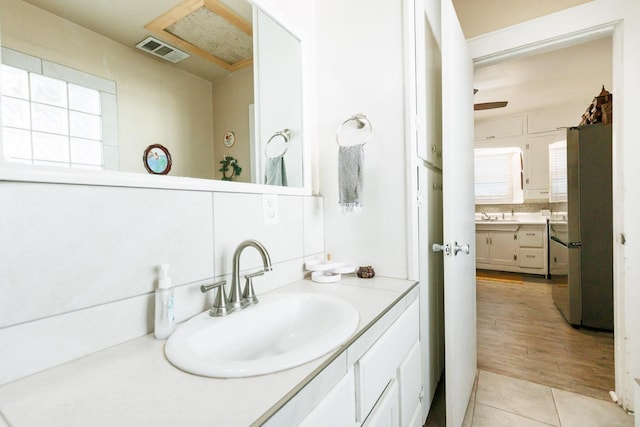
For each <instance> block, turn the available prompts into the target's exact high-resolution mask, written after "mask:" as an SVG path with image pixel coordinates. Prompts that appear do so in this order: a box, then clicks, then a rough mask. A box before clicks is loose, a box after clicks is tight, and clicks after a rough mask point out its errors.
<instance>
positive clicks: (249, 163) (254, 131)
mask: <svg viewBox="0 0 640 427" xmlns="http://www.w3.org/2000/svg"><path fill="white" fill-rule="evenodd" d="M0 18H1V30H2V36H1V42H2V46H3V49H2V63H3V70H4V71H3V80H2V95H3V103H2V117H3V121H2V123H3V130H2V135H3V137H2V153H3V161H2V164H3V167H4V168H5V169H6V168H10V169H13V170H20V171H23V172H27V173H28V171H33V170H46V171H47V173H50V174H55V173H57V172H56V171H58V170H60V171H61V172H60V173H61V174H65V173H69V174H70V176H74V177H78V178H74V179H73V180H72V181H78V182H82V176H89V177H91V180H90V182H89V183H96V182H97V183H99V176H101V174H102V176H103V177H104V176H110V177H112V178H113V177H114V176H116V175H118V176H126V177H133V176H134V175H132V174H144V175H148V172H147V170H146V169H145V165H144V163H143V162H142V161H141V158H142V156H143V152H144V150H145V149H146V147H148V146H150V145H153V144H160V145H162V146H164V147H166V148H167V149H168V150H169V151H170V152H171V157H172V162H173V163H172V168H171V171H170V172H169V175H170V177H189V178H198V179H204V180H220V179H221V178H222V177H223V172H222V171H220V169H221V167H223V165H222V162H223V160H224V159H226V158H228V157H233V158H234V159H235V160H236V163H237V164H238V165H239V166H241V168H242V172H241V173H240V174H239V175H237V176H235V177H234V180H236V181H238V182H242V183H254V184H269V185H270V186H285V185H286V186H287V187H288V188H291V189H301V188H304V186H305V184H308V183H305V182H304V175H305V173H307V171H306V170H305V169H307V168H306V166H305V165H306V164H308V163H305V160H306V161H307V162H308V159H305V158H304V153H305V151H306V150H305V147H304V144H303V141H304V139H303V125H302V124H303V111H302V88H301V87H302V71H301V69H302V64H301V48H300V40H299V38H298V37H296V36H294V35H293V34H292V33H291V32H290V31H289V30H287V29H286V28H285V27H284V26H283V25H282V24H281V22H277V21H276V20H274V19H273V18H272V17H271V15H269V14H267V13H266V12H265V11H263V10H262V9H260V8H258V7H256V6H255V4H252V3H249V2H247V1H246V0H183V1H180V0H136V1H135V2H125V1H113V0H92V1H77V0H6V1H3V2H2V3H1V4H0ZM285 130H286V133H285ZM285 134H286V136H287V137H286V141H285V140H284V139H285V138H284V137H283V135H285ZM230 135H233V138H230ZM276 141H277V142H278V143H279V144H286V150H281V151H282V155H281V156H280V157H277V156H276V158H274V157H273V156H272V155H269V156H267V151H268V150H267V144H268V143H269V142H272V143H274V142H276ZM21 164H25V165H21ZM56 168H57V169H56ZM67 171H68V172H67ZM98 171H103V172H98ZM114 171H119V172H126V174H122V173H119V172H114ZM283 174H284V175H285V179H284V180H282V175H283ZM136 176H137V175H136ZM97 177H98V178H97ZM136 179H142V180H143V181H148V180H150V179H157V180H162V179H171V178H166V177H160V176H148V177H145V178H136ZM198 181H200V180H198ZM63 182H64V180H63ZM160 182H163V181H160ZM166 182H170V181H166ZM200 182H202V181H200ZM208 182H210V181H208ZM219 184H221V185H223V186H224V185H227V184H229V183H228V182H219ZM142 186H146V184H144V183H143V184H142ZM151 186H156V185H151ZM157 186H159V187H163V185H157ZM168 187H170V188H172V187H180V186H179V185H176V184H171V185H168ZM202 187H203V188H204V187H206V186H205V185H204V184H203V185H202ZM216 188H218V187H217V185H216ZM231 188H239V186H238V185H237V184H236V187H233V185H232V187H231ZM243 188H244V186H243ZM225 189H226V187H225ZM231 191H233V190H231Z"/></svg>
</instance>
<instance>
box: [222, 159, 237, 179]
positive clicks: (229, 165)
mask: <svg viewBox="0 0 640 427" xmlns="http://www.w3.org/2000/svg"><path fill="white" fill-rule="evenodd" d="M220 164H221V165H222V167H221V168H220V169H218V171H220V172H222V180H223V181H233V177H234V176H239V175H240V173H241V172H242V168H241V167H240V166H239V165H238V161H237V160H236V159H234V158H233V157H232V156H224V157H223V159H222V160H221V161H220Z"/></svg>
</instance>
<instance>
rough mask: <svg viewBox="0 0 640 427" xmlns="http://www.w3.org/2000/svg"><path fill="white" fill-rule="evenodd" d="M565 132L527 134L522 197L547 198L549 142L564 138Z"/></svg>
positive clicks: (527, 198)
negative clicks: (537, 134)
mask: <svg viewBox="0 0 640 427" xmlns="http://www.w3.org/2000/svg"><path fill="white" fill-rule="evenodd" d="M565 135H566V134H565V132H563V131H558V132H551V133H546V134H543V135H539V136H528V137H527V141H526V144H525V150H524V157H525V168H524V199H525V200H526V201H528V200H549V144H553V143H554V142H558V141H561V140H563V139H564V138H565Z"/></svg>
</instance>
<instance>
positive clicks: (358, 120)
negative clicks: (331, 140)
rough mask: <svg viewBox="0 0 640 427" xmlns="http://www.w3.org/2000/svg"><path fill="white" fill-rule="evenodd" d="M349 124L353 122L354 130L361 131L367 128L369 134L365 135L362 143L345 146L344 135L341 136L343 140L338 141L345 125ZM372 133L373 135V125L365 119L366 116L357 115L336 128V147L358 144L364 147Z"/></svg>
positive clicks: (362, 114)
mask: <svg viewBox="0 0 640 427" xmlns="http://www.w3.org/2000/svg"><path fill="white" fill-rule="evenodd" d="M350 122H353V127H355V129H356V130H363V129H364V128H366V127H367V126H368V127H369V132H368V133H367V134H366V136H365V137H364V140H363V141H362V142H359V143H356V144H345V143H344V134H343V135H342V138H343V140H342V141H341V140H340V135H341V133H342V132H343V128H345V125H347V124H348V123H350ZM372 133H373V125H372V124H371V121H370V120H369V119H368V118H367V116H366V115H365V114H364V113H358V114H354V115H353V116H351V117H349V118H348V119H346V120H345V121H344V122H342V123H341V124H340V126H338V130H336V142H337V143H338V145H342V146H346V145H359V144H362V145H364V144H366V143H367V142H368V141H369V139H371V134H372Z"/></svg>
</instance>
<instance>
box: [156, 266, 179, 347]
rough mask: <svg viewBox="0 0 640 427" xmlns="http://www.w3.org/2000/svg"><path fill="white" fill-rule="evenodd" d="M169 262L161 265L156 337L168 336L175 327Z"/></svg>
mask: <svg viewBox="0 0 640 427" xmlns="http://www.w3.org/2000/svg"><path fill="white" fill-rule="evenodd" d="M168 273H169V264H162V265H161V266H160V277H159V279H158V289H156V311H155V326H154V330H153V334H154V336H155V337H156V339H159V340H163V339H165V338H168V337H169V335H171V332H173V328H174V327H175V317H174V315H173V288H172V287H171V278H169V275H168Z"/></svg>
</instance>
